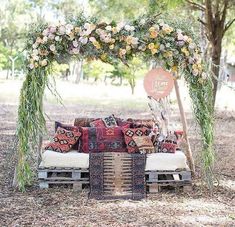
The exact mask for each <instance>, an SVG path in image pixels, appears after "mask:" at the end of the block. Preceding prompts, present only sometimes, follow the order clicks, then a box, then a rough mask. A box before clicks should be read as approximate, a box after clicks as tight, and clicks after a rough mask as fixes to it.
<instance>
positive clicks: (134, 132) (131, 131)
mask: <svg viewBox="0 0 235 227" xmlns="http://www.w3.org/2000/svg"><path fill="white" fill-rule="evenodd" d="M122 131H123V133H124V138H125V142H126V145H127V150H128V153H136V152H138V151H139V149H138V147H137V145H136V142H135V141H134V139H133V137H134V136H139V137H140V136H148V135H149V133H150V131H149V129H148V128H146V127H143V128H122Z"/></svg>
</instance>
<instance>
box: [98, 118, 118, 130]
mask: <svg viewBox="0 0 235 227" xmlns="http://www.w3.org/2000/svg"><path fill="white" fill-rule="evenodd" d="M102 120H103V122H104V124H105V126H106V127H107V128H110V127H117V126H118V125H117V122H116V119H115V117H114V116H113V115H111V116H108V117H105V118H103V119H102Z"/></svg>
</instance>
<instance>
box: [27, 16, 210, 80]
mask: <svg viewBox="0 0 235 227" xmlns="http://www.w3.org/2000/svg"><path fill="white" fill-rule="evenodd" d="M140 53H144V54H145V56H147V57H149V58H152V59H161V60H162V61H163V62H165V66H166V68H167V69H169V70H171V71H173V72H176V71H177V70H178V69H179V68H180V69H181V70H182V69H183V70H185V71H186V72H188V73H189V74H191V75H194V76H197V77H198V82H199V83H203V81H204V80H205V79H206V76H205V74H203V67H202V64H201V57H200V48H199V47H198V46H197V44H196V43H194V42H193V41H192V38H190V37H189V36H188V35H186V34H184V32H183V31H181V30H179V29H175V28H173V27H171V26H169V25H167V24H165V23H164V22H161V21H158V22H156V23H154V24H152V23H149V21H148V20H146V21H142V24H141V26H139V25H138V23H137V21H135V22H134V23H132V24H124V23H119V24H115V23H114V22H112V23H110V24H106V23H100V24H99V23H92V22H84V23H83V24H81V23H76V21H74V22H73V23H68V24H59V25H57V26H47V27H44V28H43V29H42V31H40V32H39V33H37V35H36V36H35V37H33V44H32V48H31V50H30V52H29V56H28V67H29V69H30V70H33V69H35V68H38V67H46V66H47V65H48V63H49V62H51V61H53V60H54V59H55V58H56V56H60V55H63V54H69V55H71V56H74V55H77V56H78V57H82V56H84V55H85V57H88V58H91V59H94V58H96V59H101V60H102V61H105V62H109V63H112V60H113V59H120V60H121V61H123V62H125V63H126V62H127V61H128V59H130V58H132V56H133V55H136V54H140ZM199 78H200V79H199Z"/></svg>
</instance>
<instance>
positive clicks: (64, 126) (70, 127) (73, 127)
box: [55, 121, 79, 150]
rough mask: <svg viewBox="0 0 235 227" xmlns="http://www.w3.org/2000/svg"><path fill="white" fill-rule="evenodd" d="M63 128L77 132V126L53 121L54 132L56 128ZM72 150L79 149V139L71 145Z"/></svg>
mask: <svg viewBox="0 0 235 227" xmlns="http://www.w3.org/2000/svg"><path fill="white" fill-rule="evenodd" d="M59 127H60V128H64V129H66V130H68V131H73V132H79V127H77V126H73V125H68V124H63V123H60V122H58V121H55V132H56V131H57V129H58V128H59ZM72 149H73V150H78V149H79V141H77V142H76V143H75V144H74V145H73V147H72Z"/></svg>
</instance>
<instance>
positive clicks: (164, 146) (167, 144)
mask: <svg viewBox="0 0 235 227" xmlns="http://www.w3.org/2000/svg"><path fill="white" fill-rule="evenodd" d="M176 148H177V142H175V141H174V140H168V139H165V140H163V141H162V142H161V144H160V151H159V152H162V153H175V151H176Z"/></svg>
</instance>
